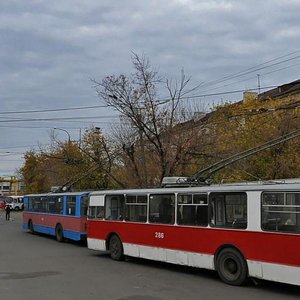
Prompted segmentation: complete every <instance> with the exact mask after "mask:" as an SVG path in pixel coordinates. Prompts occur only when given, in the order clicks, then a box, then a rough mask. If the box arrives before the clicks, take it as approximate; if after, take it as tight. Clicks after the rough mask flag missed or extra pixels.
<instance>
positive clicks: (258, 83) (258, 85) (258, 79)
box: [257, 74, 260, 94]
mask: <svg viewBox="0 0 300 300" xmlns="http://www.w3.org/2000/svg"><path fill="white" fill-rule="evenodd" d="M257 87H258V94H260V75H259V74H257Z"/></svg>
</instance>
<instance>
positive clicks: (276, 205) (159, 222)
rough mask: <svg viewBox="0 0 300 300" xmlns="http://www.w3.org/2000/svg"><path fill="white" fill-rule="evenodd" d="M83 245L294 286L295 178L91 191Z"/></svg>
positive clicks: (299, 238) (298, 202) (298, 267)
mask: <svg viewBox="0 0 300 300" xmlns="http://www.w3.org/2000/svg"><path fill="white" fill-rule="evenodd" d="M87 240H88V248H90V249H94V250H101V251H109V253H110V255H111V257H112V258H113V259H115V260H120V259H122V258H123V257H124V255H128V256H133V257H141V258H146V259H152V260H157V261H163V262H168V263H174V264H180V265H187V266H192V267H199V268H206V269H211V270H216V271H217V272H218V274H219V276H220V278H221V279H222V280H223V281H224V282H226V283H228V284H232V285H241V284H243V283H244V282H245V281H246V280H247V278H249V277H253V278H261V279H266V280H272V281H278V282H284V283H290V284H295V285H300V183H299V182H298V183H274V184H270V183H269V184H259V183H256V184H237V185H219V186H217V185H212V186H202V187H200V186H199V187H172V188H171V187H170V188H159V189H132V190H116V191H112V190H110V191H96V192H92V193H91V194H90V202H89V210H88V231H87Z"/></svg>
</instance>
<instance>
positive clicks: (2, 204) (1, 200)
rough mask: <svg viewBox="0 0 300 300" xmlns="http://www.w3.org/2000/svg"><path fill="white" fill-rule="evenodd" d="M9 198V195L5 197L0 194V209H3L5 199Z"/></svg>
mask: <svg viewBox="0 0 300 300" xmlns="http://www.w3.org/2000/svg"><path fill="white" fill-rule="evenodd" d="M9 200H10V197H6V196H0V209H1V208H2V209H4V208H5V206H6V204H7V201H9Z"/></svg>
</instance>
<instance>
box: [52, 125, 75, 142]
mask: <svg viewBox="0 0 300 300" xmlns="http://www.w3.org/2000/svg"><path fill="white" fill-rule="evenodd" d="M54 129H56V130H61V131H64V132H65V133H66V134H67V135H68V138H69V144H70V142H71V136H70V133H69V132H68V131H67V130H65V129H63V128H58V127H54Z"/></svg>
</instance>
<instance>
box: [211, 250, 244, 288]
mask: <svg viewBox="0 0 300 300" xmlns="http://www.w3.org/2000/svg"><path fill="white" fill-rule="evenodd" d="M216 269H217V272H218V274H219V276H220V278H221V279H222V280H223V281H224V282H225V283H227V284H230V285H243V284H244V283H245V282H246V281H247V279H248V266H247V263H246V261H245V259H244V258H243V256H242V255H241V253H240V252H239V251H237V250H236V249H233V248H226V249H223V250H222V251H221V252H220V253H219V255H218V257H217V261H216Z"/></svg>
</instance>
